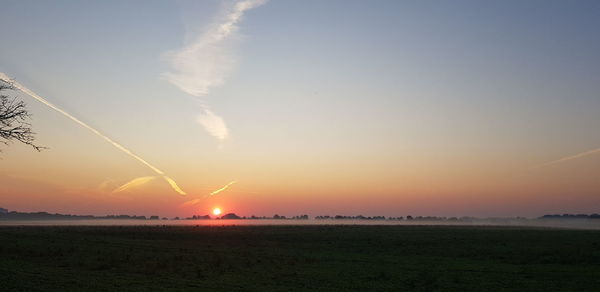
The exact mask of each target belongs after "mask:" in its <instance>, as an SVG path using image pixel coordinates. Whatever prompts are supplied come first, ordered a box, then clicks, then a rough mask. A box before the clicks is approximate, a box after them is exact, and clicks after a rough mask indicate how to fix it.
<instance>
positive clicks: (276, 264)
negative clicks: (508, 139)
mask: <svg viewBox="0 0 600 292" xmlns="http://www.w3.org/2000/svg"><path fill="white" fill-rule="evenodd" d="M0 240H1V242H2V244H1V245H0V283H1V284H2V285H1V286H2V289H1V290H3V291H14V290H17V291H18V290H40V291H65V290H77V291H82V290H106V291H108V290H111V291H112V290H117V289H123V290H139V291H148V290H203V291H207V290H208V291H210V290H215V291H231V290H234V291H238V290H246V291H274V290H276V291H288V290H312V291H314V290H322V291H332V290H333V291H335V290H340V291H343V290H362V291H364V290H371V291H392V290H395V291H399V290H424V291H431V290H440V291H442V290H443V291H449V290H479V291H481V290H494V291H496V290H519V291H523V290H537V291H541V290H553V291H554V290H569V291H593V290H595V291H598V290H599V289H600V231H586V230H561V229H542V228H537V229H536V228H516V227H467V226H228V227H222V226H221V227H211V226H196V227H195V226H165V227H160V226H157V227H152V226H146V227H142V226H127V227H125V226H122V227H119V226H105V227H98V226H96V227H82V226H65V227H0Z"/></svg>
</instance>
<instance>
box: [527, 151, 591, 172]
mask: <svg viewBox="0 0 600 292" xmlns="http://www.w3.org/2000/svg"><path fill="white" fill-rule="evenodd" d="M596 153H600V148H596V149H593V150H590V151H586V152H581V153H578V154H575V155H570V156H567V157H563V158H560V159H556V160H552V161H549V162H545V163H542V164H539V165H536V166H534V167H532V168H540V167H546V166H550V165H553V164H558V163H562V162H566V161H569V160H573V159H577V158H581V157H584V156H588V155H592V154H596Z"/></svg>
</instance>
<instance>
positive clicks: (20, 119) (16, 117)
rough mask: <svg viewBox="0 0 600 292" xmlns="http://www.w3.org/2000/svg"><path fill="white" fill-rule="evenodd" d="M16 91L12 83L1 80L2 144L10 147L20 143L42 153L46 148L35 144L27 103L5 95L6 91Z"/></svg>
mask: <svg viewBox="0 0 600 292" xmlns="http://www.w3.org/2000/svg"><path fill="white" fill-rule="evenodd" d="M14 89H15V87H14V86H13V85H12V84H11V83H9V82H6V81H4V80H0V143H3V144H5V145H8V144H9V143H11V142H13V141H19V142H21V143H24V144H27V145H29V146H31V147H33V149H35V150H37V151H40V150H41V149H44V148H45V147H41V146H37V145H35V144H34V143H33V141H34V140H35V137H34V134H35V133H33V132H32V131H31V125H30V124H29V123H28V120H29V119H30V118H31V114H30V113H29V112H28V111H27V108H26V106H25V103H24V102H23V101H21V100H17V98H16V97H9V96H7V95H5V94H4V91H7V90H14Z"/></svg>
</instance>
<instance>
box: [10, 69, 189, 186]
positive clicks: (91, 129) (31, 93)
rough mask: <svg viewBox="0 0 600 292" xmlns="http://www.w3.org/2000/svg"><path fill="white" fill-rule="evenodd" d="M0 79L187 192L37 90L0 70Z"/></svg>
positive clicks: (156, 169)
mask: <svg viewBox="0 0 600 292" xmlns="http://www.w3.org/2000/svg"><path fill="white" fill-rule="evenodd" d="M0 80H2V81H4V82H7V83H12V85H13V86H14V87H15V88H17V89H19V90H21V91H22V92H24V93H25V94H27V95H29V96H31V97H33V98H34V99H36V100H37V101H39V102H41V103H43V104H45V105H47V106H48V107H50V108H51V109H53V110H55V111H57V112H59V113H61V114H62V115H64V116H65V117H67V118H69V119H71V120H72V121H74V122H75V123H77V124H79V125H80V126H82V127H84V128H86V129H88V130H90V131H91V132H92V133H94V134H96V135H97V136H98V137H100V138H102V139H104V140H105V141H106V142H108V143H110V144H111V145H113V146H114V147H115V148H117V149H119V150H121V151H123V152H125V153H126V154H127V155H129V156H131V157H133V158H135V159H136V160H137V161H139V162H141V163H142V164H144V165H145V166H147V167H148V168H150V169H151V170H152V171H154V172H156V173H157V174H159V175H160V176H162V177H163V178H164V179H165V180H166V181H167V182H168V183H169V185H171V187H172V188H173V190H175V191H176V192H178V193H179V194H181V195H185V194H186V193H185V192H184V191H183V190H182V189H181V188H179V186H177V184H176V183H175V181H174V180H173V179H171V178H170V177H168V176H167V175H166V174H165V173H164V172H163V171H162V170H160V169H158V168H156V167H154V166H153V165H152V164H150V163H148V162H147V161H146V160H144V159H142V158H141V157H139V156H137V155H136V154H135V153H133V152H131V151H130V150H129V149H127V148H125V147H123V146H122V145H121V144H119V143H117V142H115V141H113V140H112V139H111V138H109V137H107V136H106V135H104V134H102V133H101V132H100V131H98V130H96V129H94V128H92V127H91V126H90V125H88V124H86V123H84V122H82V121H81V120H79V119H78V118H76V117H74V116H72V115H71V114H69V113H68V112H66V111H64V110H62V109H61V108H59V107H57V106H55V105H54V104H52V103H51V102H49V101H47V100H46V99H44V98H43V97H41V96H39V95H37V94H36V93H35V92H33V91H31V90H30V89H29V88H27V87H25V86H23V85H21V84H20V83H18V82H16V81H14V80H13V79H12V78H10V77H9V76H8V75H6V74H4V73H2V72H0Z"/></svg>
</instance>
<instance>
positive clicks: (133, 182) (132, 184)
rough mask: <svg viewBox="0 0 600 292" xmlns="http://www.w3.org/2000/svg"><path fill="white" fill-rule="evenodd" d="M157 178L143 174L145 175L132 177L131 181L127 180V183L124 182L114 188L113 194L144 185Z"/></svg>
mask: <svg viewBox="0 0 600 292" xmlns="http://www.w3.org/2000/svg"><path fill="white" fill-rule="evenodd" d="M155 178H156V177H155V176H143V177H138V178H135V179H132V180H131V181H129V182H127V183H126V184H123V185H122V186H120V187H118V188H116V189H115V190H113V191H112V193H113V194H114V193H120V192H122V191H125V190H128V189H131V188H134V187H138V186H141V185H144V184H146V183H148V182H149V181H151V180H153V179H155Z"/></svg>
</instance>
